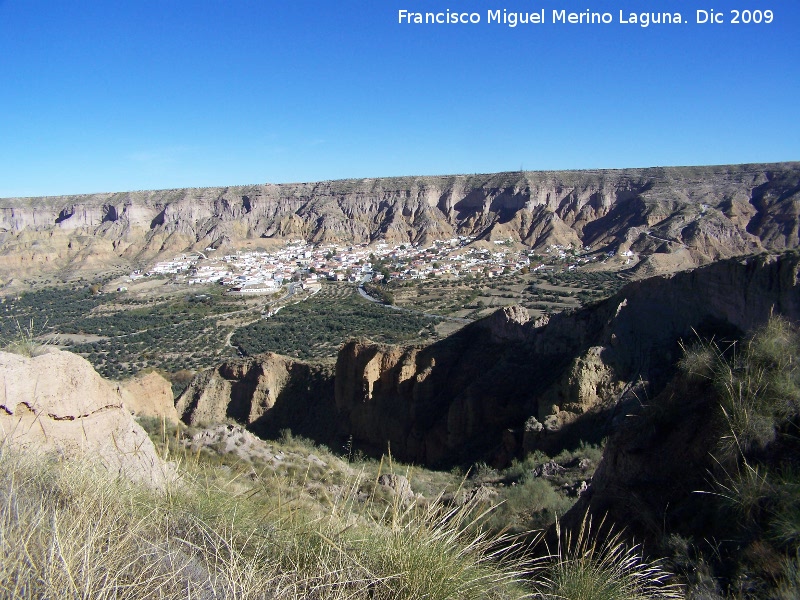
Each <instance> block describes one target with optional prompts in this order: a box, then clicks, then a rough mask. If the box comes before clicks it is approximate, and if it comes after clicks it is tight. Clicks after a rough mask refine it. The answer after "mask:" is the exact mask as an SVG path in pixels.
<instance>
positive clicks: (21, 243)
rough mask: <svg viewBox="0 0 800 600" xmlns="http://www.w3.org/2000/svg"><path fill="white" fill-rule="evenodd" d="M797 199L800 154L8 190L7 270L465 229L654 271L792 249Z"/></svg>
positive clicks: (416, 238) (403, 238)
mask: <svg viewBox="0 0 800 600" xmlns="http://www.w3.org/2000/svg"><path fill="white" fill-rule="evenodd" d="M799 207H800V163H778V164H769V165H735V166H719V167H674V168H672V167H670V168H652V169H627V170H599V171H558V172H514V173H498V174H490V175H473V176H463V175H458V176H441V177H399V178H387V179H362V180H342V181H323V182H316V183H299V184H281V185H272V184H263V185H253V186H238V187H221V188H202V189H197V188H195V189H177V190H158V191H140V192H124V193H107V194H88V195H77V196H59V197H47V198H7V199H0V271H4V272H6V273H7V274H11V272H12V271H13V272H14V273H17V274H19V273H21V272H24V271H26V270H34V269H35V270H37V271H42V270H59V269H68V270H69V269H96V270H99V269H106V270H107V269H109V268H114V267H120V268H123V267H130V266H131V265H132V264H140V263H144V262H147V261H150V260H152V259H154V258H155V257H157V256H171V255H173V254H175V253H178V252H182V251H186V250H201V251H202V250H204V249H205V248H206V247H215V248H216V247H237V246H240V245H243V244H248V243H250V244H252V243H258V242H259V240H265V239H272V238H276V239H281V238H302V239H305V240H308V241H312V242H322V241H325V242H342V243H354V242H356V243H360V242H372V241H375V240H378V239H385V240H387V241H389V242H395V243H408V242H420V243H424V242H427V241H430V240H433V239H437V238H449V237H452V236H454V235H457V234H458V235H470V236H477V237H479V238H482V239H486V240H506V239H511V240H513V241H515V242H519V243H521V244H524V245H526V246H529V247H531V248H536V249H543V248H545V247H546V246H548V245H550V244H562V245H567V244H573V245H578V246H581V247H584V246H588V247H591V248H592V249H595V250H600V249H609V250H614V251H617V250H621V251H625V250H632V251H634V252H636V253H639V254H641V255H643V256H647V257H651V258H652V260H651V259H648V260H647V261H645V263H644V264H643V265H642V270H643V273H644V274H647V273H649V272H660V271H664V270H676V269H677V268H684V267H687V266H694V265H698V264H703V263H705V262H708V261H711V260H716V259H720V258H726V257H730V256H736V255H742V254H746V253H749V252H753V251H759V250H761V249H768V250H782V249H784V248H791V247H795V246H797V244H798V222H799V220H798V214H800V208H799ZM665 256H672V257H673V259H665V258H664V257H665ZM653 257H654V258H653Z"/></svg>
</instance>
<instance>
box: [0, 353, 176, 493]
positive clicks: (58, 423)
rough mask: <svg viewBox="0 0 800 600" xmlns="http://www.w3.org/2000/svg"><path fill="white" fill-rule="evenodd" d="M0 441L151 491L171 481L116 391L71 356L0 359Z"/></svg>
mask: <svg viewBox="0 0 800 600" xmlns="http://www.w3.org/2000/svg"><path fill="white" fill-rule="evenodd" d="M0 440H1V441H2V444H4V445H8V446H9V447H13V448H18V449H21V450H25V451H29V452H41V453H55V454H57V455H59V456H61V457H62V458H64V459H76V458H80V459H89V460H90V461H93V462H96V463H98V464H100V465H102V466H103V467H104V468H106V469H107V470H108V471H110V472H111V473H115V474H119V475H120V476H122V477H125V478H128V479H130V480H132V481H135V482H137V483H144V484H146V485H149V486H150V487H153V488H156V489H163V488H164V487H165V486H166V485H167V483H168V482H169V481H170V480H172V479H173V478H174V469H173V468H172V467H171V466H170V465H168V464H165V463H164V462H163V461H162V460H161V459H160V457H159V456H158V453H157V452H156V449H155V446H154V445H153V443H152V442H151V441H150V438H149V437H148V436H147V433H145V431H144V429H142V428H141V426H139V424H137V423H136V421H134V419H133V417H132V416H131V414H130V412H129V411H128V410H127V409H126V408H125V406H124V404H123V399H122V396H121V394H120V388H119V387H118V386H117V385H116V384H113V383H111V382H109V381H106V380H105V379H103V378H102V377H101V376H100V375H98V373H97V372H96V371H95V370H94V369H93V368H92V365H91V364H90V363H89V362H88V361H87V360H85V359H83V358H81V357H80V356H77V355H75V354H72V353H70V352H61V351H57V350H52V351H50V352H47V353H45V354H42V355H39V356H36V357H33V358H28V357H24V356H19V355H17V354H10V353H7V352H0Z"/></svg>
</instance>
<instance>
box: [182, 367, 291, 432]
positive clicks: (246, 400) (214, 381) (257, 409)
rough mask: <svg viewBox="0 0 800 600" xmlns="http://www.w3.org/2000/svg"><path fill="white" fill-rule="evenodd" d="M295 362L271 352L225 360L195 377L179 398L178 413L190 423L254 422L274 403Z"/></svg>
mask: <svg viewBox="0 0 800 600" xmlns="http://www.w3.org/2000/svg"><path fill="white" fill-rule="evenodd" d="M293 364H294V361H292V360H291V359H288V358H286V357H283V356H280V355H278V354H272V353H269V354H264V355H261V356H260V357H259V358H258V359H249V360H241V361H231V362H225V363H223V364H221V365H219V367H217V368H216V369H211V370H208V371H204V372H203V373H201V374H199V375H198V376H197V377H195V379H194V380H193V381H192V382H191V383H190V384H189V386H188V387H187V388H186V390H185V391H184V392H183V394H181V396H180V398H178V403H177V412H178V413H179V414H180V415H181V417H182V418H183V419H184V421H185V422H187V423H188V424H190V425H197V424H201V423H220V422H223V421H225V420H226V419H233V420H235V421H238V422H240V423H245V424H250V423H253V422H255V421H256V420H258V418H259V417H261V416H262V415H263V414H264V413H265V412H266V411H268V410H269V409H271V408H272V407H273V406H274V405H275V402H276V401H277V399H278V396H279V395H280V393H281V392H282V391H283V389H284V387H285V386H286V383H287V382H288V380H289V376H290V370H291V368H292V366H293Z"/></svg>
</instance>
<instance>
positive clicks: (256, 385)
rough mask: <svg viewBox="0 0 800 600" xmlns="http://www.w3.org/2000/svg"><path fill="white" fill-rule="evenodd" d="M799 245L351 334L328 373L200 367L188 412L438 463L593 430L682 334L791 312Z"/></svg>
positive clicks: (499, 458)
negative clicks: (409, 327) (411, 336)
mask: <svg viewBox="0 0 800 600" xmlns="http://www.w3.org/2000/svg"><path fill="white" fill-rule="evenodd" d="M798 273H800V253H797V252H788V253H784V254H781V255H767V254H764V255H759V256H754V257H750V258H747V259H729V260H726V261H721V262H718V263H714V264H712V265H709V266H706V267H702V268H698V269H695V270H694V271H688V272H681V273H677V274H674V275H670V276H659V277H653V278H650V279H647V280H643V281H638V282H634V283H631V284H629V285H628V286H626V287H625V288H623V289H622V290H621V291H620V292H619V293H617V294H616V295H614V296H613V297H611V298H609V299H607V300H605V301H603V302H600V303H598V304H595V305H593V306H589V307H586V308H583V309H580V310H577V311H574V312H572V313H561V314H558V315H555V316H553V317H551V318H550V319H549V320H547V319H542V320H538V321H536V320H532V319H530V317H529V315H528V313H527V311H526V310H525V309H524V308H520V307H507V308H505V309H503V310H500V311H497V312H495V313H494V314H493V315H491V316H489V317H487V318H486V319H483V320H481V321H478V322H475V323H472V324H470V325H468V326H466V327H464V328H463V329H462V330H460V331H458V332H456V333H455V334H453V335H452V336H450V337H448V338H445V339H444V340H441V341H439V342H436V343H434V344H432V345H429V346H426V347H417V346H412V347H398V346H387V345H381V344H375V343H372V342H369V341H368V340H352V341H350V342H348V343H346V344H345V345H344V346H343V347H342V348H341V349H340V351H339V356H338V359H337V362H336V367H335V372H332V371H331V370H329V369H327V370H326V368H324V367H318V366H312V365H308V364H305V363H302V362H299V361H295V360H292V359H288V358H284V357H280V356H277V355H263V356H258V357H254V358H252V359H246V360H239V361H233V362H231V363H226V364H224V365H222V366H220V367H219V368H218V369H215V370H211V371H207V372H205V373H203V374H201V375H200V376H198V378H197V379H196V380H195V381H194V382H193V383H192V385H191V386H190V388H189V389H187V391H186V392H185V393H184V395H183V396H182V397H181V399H180V401H179V403H178V412H179V414H181V415H182V416H183V419H184V420H186V421H187V422H192V423H196V422H218V421H223V420H225V419H230V418H232V419H235V420H238V421H240V422H242V423H246V424H250V427H251V428H252V429H253V430H254V431H257V432H261V433H264V434H270V435H274V434H276V433H277V431H278V430H279V429H281V428H291V429H292V430H293V431H294V432H296V433H301V434H303V435H307V436H310V437H314V438H315V439H318V440H319V441H321V442H324V443H328V444H333V445H334V446H333V447H340V446H339V444H341V443H342V442H343V441H344V440H348V439H351V440H352V443H353V444H354V445H355V446H356V447H358V448H361V449H364V450H366V451H368V452H372V453H375V454H380V453H382V452H386V450H387V449H391V452H392V453H393V454H394V455H395V456H396V457H398V458H400V459H402V460H406V461H412V462H418V463H424V464H428V465H433V466H447V465H452V464H457V463H462V462H469V461H471V460H489V461H490V462H493V463H495V464H497V465H502V464H505V463H507V462H508V461H509V460H511V459H512V458H513V457H515V456H518V455H520V454H521V453H522V452H523V451H525V450H533V449H536V448H541V449H544V450H548V451H557V450H558V449H559V448H560V447H561V446H563V445H564V444H568V443H571V442H573V441H575V439H577V438H581V439H593V438H595V439H599V438H601V437H603V436H605V435H606V434H607V433H608V432H609V431H610V429H612V428H613V427H615V425H616V423H617V422H619V421H620V420H621V419H622V418H623V417H624V415H625V414H627V412H629V410H630V407H631V405H634V406H638V405H639V404H640V402H641V401H642V399H646V398H652V397H655V395H656V394H657V393H659V391H660V390H661V389H663V387H664V386H665V385H666V383H667V382H668V380H669V378H670V377H671V376H672V374H673V373H674V367H675V362H676V361H677V359H678V358H679V356H680V346H679V342H680V341H681V340H685V341H688V342H691V341H692V340H694V339H696V337H697V336H698V335H702V336H710V335H716V336H740V335H742V334H744V333H745V332H748V331H750V330H752V329H753V328H755V327H757V326H758V325H761V324H763V323H765V322H766V321H767V320H768V318H769V316H770V315H771V314H773V313H774V314H782V315H785V316H786V317H788V318H790V319H794V320H798V319H800V283H798Z"/></svg>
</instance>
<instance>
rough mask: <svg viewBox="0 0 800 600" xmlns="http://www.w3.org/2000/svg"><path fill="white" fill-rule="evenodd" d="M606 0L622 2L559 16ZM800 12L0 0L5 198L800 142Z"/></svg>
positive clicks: (718, 157) (679, 155)
mask: <svg viewBox="0 0 800 600" xmlns="http://www.w3.org/2000/svg"><path fill="white" fill-rule="evenodd" d="M644 4H647V5H648V6H647V7H646V9H643V8H642V6H643V5H644ZM542 8H544V9H545V12H546V16H547V20H548V23H545V24H542V25H519V26H517V27H516V28H510V27H508V26H505V25H498V24H488V23H486V18H487V10H488V9H492V10H497V9H500V10H502V9H506V10H508V11H525V12H531V11H538V10H540V9H542ZM587 8H590V9H591V10H592V11H599V12H605V11H607V12H609V13H611V14H612V15H613V17H614V21H615V22H614V23H613V24H610V25H577V24H576V25H564V24H553V23H550V22H549V20H550V18H551V13H552V10H553V9H565V10H566V11H567V12H570V11H578V12H580V11H585V10H586V9H587ZM704 8H705V9H707V8H715V10H716V11H717V12H721V13H723V15H724V17H725V19H726V20H729V19H730V10H732V9H746V8H750V9H753V8H761V9H767V8H769V9H772V10H773V11H774V21H773V23H771V24H769V25H766V24H761V25H754V24H749V25H745V24H740V25H734V24H731V23H725V24H719V25H698V24H696V23H694V22H693V21H694V20H695V11H696V9H704ZM400 9H406V10H409V11H419V12H429V11H434V12H438V11H445V10H447V9H449V10H451V11H458V12H461V11H466V12H477V13H478V14H479V15H480V16H481V20H482V22H481V23H480V24H476V25H450V24H442V25H400V24H398V23H397V14H398V10H400ZM620 10H622V11H623V12H624V13H625V14H627V13H629V12H631V11H632V12H637V13H638V12H641V11H642V10H647V11H648V12H649V11H656V12H662V11H669V12H674V11H679V12H681V13H682V14H683V15H684V16H685V17H686V18H687V19H688V20H689V21H690V23H687V24H680V25H651V26H650V27H647V28H642V27H640V26H638V25H623V24H619V23H617V21H618V20H619V12H620ZM798 31H800V3H798V2H796V1H795V0H775V1H773V2H766V1H763V0H751V2H749V3H748V2H740V1H738V0H717V2H716V4H715V3H708V2H703V1H701V0H698V1H697V2H694V1H687V0H658V1H656V2H647V3H643V2H641V1H636V0H614V1H612V0H609V1H605V0H603V1H599V0H583V1H582V2H575V1H572V0H563V1H554V0H540V1H538V2H537V1H535V0H533V1H532V0H527V1H523V0H496V1H495V0H484V1H472V0H376V1H374V2H364V1H361V2H357V1H352V0H324V1H323V0H320V1H308V0H292V1H284V2H272V1H266V0H260V1H244V0H227V1H222V0H219V1H214V2H200V1H198V2H179V1H177V0H160V1H149V0H136V1H130V2H126V1H110V0H103V1H96V2H95V1H81V0H75V1H74V2H42V1H38V0H0V197H8V196H17V195H26V196H28V195H56V194H72V193H88V192H104V191H125V190H136V189H154V188H174V187H186V186H191V187H194V186H212V185H239V184H252V183H262V182H274V183H282V182H296V181H316V180H323V179H339V178H348V177H384V176H394V175H426V174H451V173H475V172H482V173H487V172H495V171H509V170H518V169H520V168H524V169H526V170H542V169H582V168H624V167H646V166H657V165H691V164H725V163H742V162H772V161H786V160H800V118H798V112H800V111H798V106H800V35H798Z"/></svg>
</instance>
